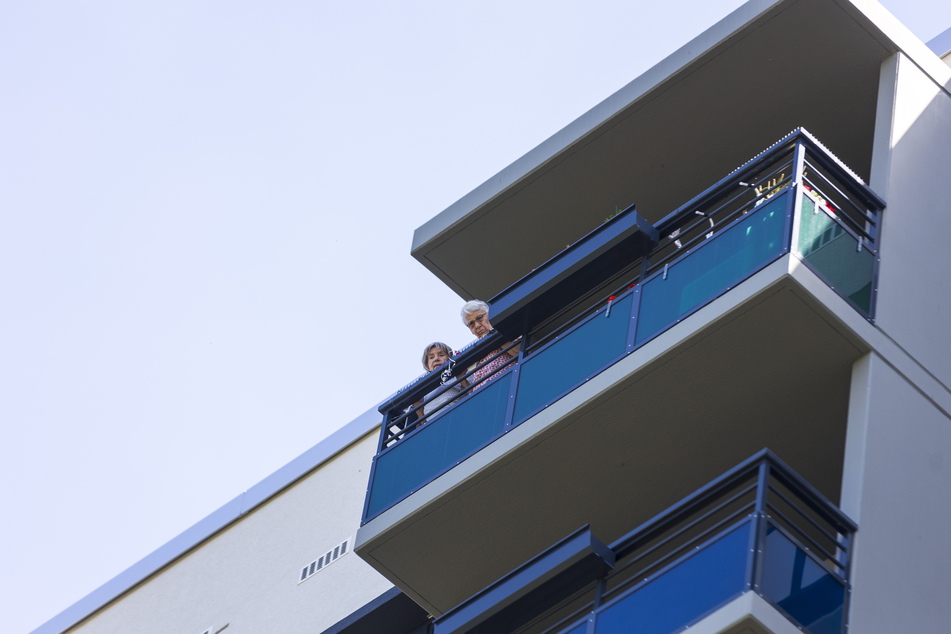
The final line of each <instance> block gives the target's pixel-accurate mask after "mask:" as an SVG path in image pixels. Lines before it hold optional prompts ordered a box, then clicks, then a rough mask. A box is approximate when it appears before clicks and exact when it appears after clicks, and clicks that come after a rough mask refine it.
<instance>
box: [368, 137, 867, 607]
mask: <svg viewBox="0 0 951 634" xmlns="http://www.w3.org/2000/svg"><path fill="white" fill-rule="evenodd" d="M843 170H844V167H841V166H837V165H836V164H835V161H834V159H831V158H830V157H829V156H827V155H826V154H825V153H824V150H823V149H822V148H821V146H818V144H817V143H815V142H814V140H811V138H810V137H808V135H807V134H806V133H804V131H800V132H797V133H795V134H793V135H791V136H790V137H788V138H787V139H784V140H783V141H782V142H780V143H779V144H777V145H776V146H773V148H772V149H771V150H770V151H768V152H766V153H764V154H763V155H761V156H760V157H758V158H757V159H756V160H755V161H752V162H751V163H750V164H748V165H747V166H744V168H741V169H740V170H738V171H737V172H735V173H734V174H731V175H730V176H729V177H727V178H725V179H724V180H723V181H721V182H720V183H718V184H717V185H715V186H714V187H712V188H711V189H710V190H708V192H706V193H705V194H702V195H701V196H700V197H698V198H697V199H694V200H692V201H690V202H689V203H687V205H685V206H684V207H682V208H681V209H679V210H677V211H676V212H674V213H673V214H671V215H670V216H669V217H668V218H667V219H665V220H664V221H662V222H661V223H658V226H657V230H658V231H657V235H660V236H665V237H664V238H662V239H661V240H660V241H659V242H658V243H657V244H655V245H653V246H651V247H650V249H649V253H648V256H647V257H646V258H644V259H642V260H640V261H638V262H637V263H636V265H635V267H634V268H635V269H636V274H635V277H634V278H633V282H631V283H629V284H627V283H626V284H622V285H621V286H620V288H619V289H618V290H616V291H612V293H611V295H610V296H609V297H610V298H611V299H608V297H605V298H604V299H605V300H607V301H598V302H595V303H594V305H593V306H591V307H590V308H589V309H588V310H586V311H582V312H581V313H579V314H577V315H572V316H571V320H570V325H569V327H567V328H565V329H563V330H557V331H555V332H554V333H553V334H548V333H544V336H542V337H540V339H542V342H541V343H540V344H538V345H537V346H536V345H534V344H533V343H532V342H531V341H526V342H525V344H524V345H523V346H522V348H523V350H522V352H521V353H520V360H519V363H518V364H517V365H515V366H514V367H513V368H511V369H508V370H506V371H505V373H504V374H502V375H500V376H499V377H498V378H496V379H495V380H494V381H493V382H492V383H491V384H488V385H487V386H486V387H484V388H483V389H482V390H480V391H479V392H478V393H476V394H474V395H472V396H469V397H467V399H465V400H462V401H461V402H459V404H458V405H456V406H455V407H454V408H453V409H450V410H448V411H447V412H445V413H444V414H443V416H442V417H440V418H435V419H434V420H432V421H431V422H429V423H428V424H426V425H425V426H421V427H418V428H416V429H410V428H408V427H407V428H405V429H396V430H395V431H394V430H393V429H390V430H389V431H387V430H386V429H384V436H383V438H384V440H385V439H387V438H388V439H389V440H387V441H385V442H384V441H383V440H381V451H380V454H379V455H378V456H377V458H376V460H375V465H374V470H373V473H372V475H371V482H370V488H369V491H368V499H367V507H366V509H367V510H366V513H365V523H364V525H363V526H362V527H361V529H360V530H359V532H358V535H357V546H356V550H357V552H358V554H359V555H360V556H361V557H362V558H363V559H365V560H366V561H367V562H369V563H370V564H371V565H372V566H373V567H374V568H376V569H377V570H378V571H379V572H381V573H382V574H383V575H384V576H386V577H387V578H388V579H390V580H391V581H392V582H393V583H394V584H395V585H397V586H398V587H400V588H401V589H402V590H403V591H404V592H405V593H406V594H407V595H409V596H410V597H411V598H413V599H414V600H415V601H417V602H418V603H419V604H420V605H421V606H423V607H424V608H426V609H427V610H428V611H430V613H431V614H434V615H440V614H442V613H444V612H446V611H448V610H450V609H452V608H453V607H454V606H456V605H457V604H459V603H460V602H461V601H463V600H464V599H466V598H467V597H469V596H472V595H473V594H475V593H476V592H478V591H479V590H480V589H482V588H485V587H487V586H489V585H490V584H491V583H493V582H494V581H496V580H497V579H499V578H500V577H501V576H502V575H503V574H504V573H505V572H506V571H509V570H512V569H514V568H515V567H516V566H518V565H519V564H520V563H521V562H524V561H526V560H527V559H529V558H530V557H531V556H533V555H534V554H535V553H538V552H540V551H541V550H542V549H543V548H544V547H545V546H546V545H548V544H552V543H555V542H556V541H558V539H560V538H561V537H562V536H564V535H566V534H569V533H570V532H571V531H573V530H574V529H575V528H577V527H578V526H580V525H584V524H588V525H590V527H591V530H592V532H593V533H595V534H597V535H598V536H599V537H601V538H602V539H605V540H608V541H611V540H615V539H618V538H619V537H621V536H622V535H624V534H625V533H626V531H627V530H629V528H630V527H631V526H636V525H639V524H641V523H643V522H645V521H647V520H648V519H649V518H651V517H653V516H655V515H657V514H658V513H660V512H661V511H663V510H664V509H666V508H668V507H669V506H671V504H673V503H674V502H676V501H677V500H679V499H681V498H683V497H684V496H686V495H688V494H689V493H691V492H692V491H694V490H696V489H698V488H699V487H701V486H702V485H703V484H704V483H706V482H708V481H710V480H712V479H713V478H714V477H716V476H717V475H718V474H721V473H723V472H724V471H726V470H727V469H729V468H730V467H731V466H732V465H735V464H737V463H738V462H740V461H741V460H743V459H744V458H745V457H747V456H749V455H751V454H753V453H755V452H757V451H759V450H761V449H763V448H768V449H770V450H771V451H773V452H774V453H776V454H777V455H778V456H779V457H780V458H781V459H783V460H785V461H786V462H787V463H788V464H789V465H790V466H791V467H792V468H793V469H795V470H796V471H797V472H799V473H800V474H801V475H802V476H803V477H804V478H805V479H806V480H808V481H809V482H810V483H811V484H812V485H813V486H815V487H816V488H817V489H818V490H819V491H820V492H821V493H822V494H823V495H825V496H826V497H827V498H829V499H830V500H832V501H833V503H836V502H837V501H838V496H839V488H840V481H841V472H842V460H843V451H844V441H845V428H846V418H847V411H848V397H849V390H850V380H851V367H852V364H853V363H854V362H855V361H856V360H857V359H858V358H859V357H861V356H862V355H863V354H864V353H865V352H866V351H867V350H868V346H867V345H865V343H864V342H863V337H862V334H861V333H862V329H863V328H870V327H871V326H870V325H869V323H870V320H871V319H872V317H873V315H874V276H875V268H876V262H877V252H874V251H872V250H871V249H872V248H873V247H874V243H875V240H874V238H875V235H874V226H871V225H874V222H872V223H871V224H870V223H868V222H864V221H863V222H858V223H856V222H855V221H854V219H853V220H851V221H850V220H849V219H848V217H849V213H848V209H847V207H848V204H851V203H850V202H849V200H846V199H844V198H841V196H840V194H841V193H842V192H843V191H845V190H846V189H848V187H853V188H856V190H861V189H862V187H864V186H862V185H861V184H860V183H853V182H851V181H850V178H851V179H852V180H855V179H854V177H850V176H849V175H848V173H847V170H846V171H843ZM846 185H848V187H846ZM743 192H746V193H743ZM865 194H867V195H868V196H871V197H872V198H873V199H874V195H873V194H870V193H869V192H865ZM845 198H849V197H848V196H846V197H845ZM852 198H854V196H853V197H852ZM853 202H854V201H853ZM873 202H874V201H873ZM867 203H868V200H867V199H866V200H865V202H861V201H860V205H859V206H861V207H863V209H867V207H868V204H867ZM875 204H876V205H878V206H877V208H875V209H873V211H874V212H875V213H877V211H878V210H880V209H881V204H880V201H878V202H877V203H875ZM872 206H873V207H874V206H875V205H872ZM697 212H700V213H697ZM862 218H864V216H863V217H862ZM874 219H875V218H874V217H872V218H871V220H874ZM612 222H613V221H612ZM870 226H871V228H870ZM856 227H858V228H856ZM829 245H832V246H831V247H829ZM546 266H547V265H546ZM540 268H541V269H543V270H544V268H545V267H544V266H543V267H540ZM563 279H564V278H563ZM610 283H611V284H614V283H616V280H614V281H611V282H610ZM672 289H674V290H675V291H676V292H675V294H676V300H673V299H671V297H672V295H671V293H672ZM536 290H537V289H536ZM545 290H548V289H546V288H543V289H541V291H545ZM502 299H503V300H504V299H505V294H504V293H503V295H502ZM490 303H492V304H493V306H494V305H495V303H494V302H490ZM501 303H503V304H504V303H505V302H504V301H502V302H501ZM507 305H508V306H511V307H514V308H513V311H514V312H515V313H518V312H519V310H518V308H519V305H518V302H509V304H507ZM511 312H512V311H510V313H511ZM549 312H550V311H545V313H544V314H543V315H541V316H540V317H539V319H542V320H544V319H549V317H550V316H549V315H548V313H549ZM496 314H498V315H499V316H500V317H501V318H502V321H500V322H499V323H504V322H505V321H506V320H505V318H506V315H505V314H503V313H502V312H500V313H495V312H493V319H495V315H496ZM520 314H521V315H523V316H524V312H522V313H520ZM520 320H521V321H520ZM515 321H516V322H519V323H520V324H521V326H522V327H524V326H525V323H524V319H522V318H521V317H520V318H519V319H516V320H515ZM531 321H532V322H533V323H531V324H529V325H530V326H532V327H535V326H536V325H537V323H538V320H537V319H533V320H531ZM497 326H498V324H497ZM542 330H544V329H542ZM506 334H508V333H506ZM605 350H606V351H607V352H605ZM592 369H593V371H592ZM430 380H432V378H430ZM533 386H534V387H533ZM492 390H495V391H496V392H497V393H498V394H497V395H495V396H492V392H491V391H492ZM503 397H504V398H503ZM477 399H482V401H489V400H493V402H494V405H492V406H491V407H487V408H486V410H485V412H489V411H494V412H496V413H495V414H488V413H486V414H485V415H479V416H474V417H470V422H472V421H476V422H477V423H478V424H480V425H487V426H488V427H489V428H487V429H483V430H482V432H476V431H474V428H473V427H472V426H470V425H468V423H467V424H464V425H460V426H459V427H458V428H457V430H456V432H457V433H459V434H462V435H463V436H465V435H466V434H470V433H484V434H487V435H486V436H485V438H486V439H488V440H487V441H485V440H480V439H475V441H474V442H475V443H476V444H475V445H474V446H473V447H472V449H473V450H474V453H471V452H470V453H465V452H464V453H463V454H460V455H458V456H449V458H448V459H447V457H446V456H447V453H446V451H447V443H452V442H455V441H456V440H457V438H456V437H453V436H452V430H451V425H452V422H451V421H452V416H457V417H461V416H462V414H460V412H464V411H465V410H464V408H466V407H469V408H470V409H472V410H475V409H476V408H475V406H474V405H473V404H474V403H477V402H479V401H477ZM526 403H527V404H526ZM492 421H496V422H492ZM492 425H495V426H497V429H496V428H491V427H492ZM384 427H386V425H384ZM388 434H389V435H388ZM414 438H415V439H416V440H413V439H414ZM427 439H428V440H427ZM400 446H402V447H403V449H399V447H400ZM414 447H415V449H414ZM449 449H451V448H449ZM388 456H389V457H388ZM446 460H448V462H446ZM440 461H443V462H440ZM414 471H415V472H416V474H415V475H414V474H413V472H414ZM374 496H376V497H374Z"/></svg>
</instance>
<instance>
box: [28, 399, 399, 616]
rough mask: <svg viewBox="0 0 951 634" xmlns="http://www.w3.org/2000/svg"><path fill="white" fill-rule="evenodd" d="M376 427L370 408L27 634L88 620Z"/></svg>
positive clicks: (377, 422) (377, 420) (376, 417)
mask: <svg viewBox="0 0 951 634" xmlns="http://www.w3.org/2000/svg"><path fill="white" fill-rule="evenodd" d="M379 426H380V414H379V412H377V411H376V408H375V407H373V408H370V409H369V410H367V411H366V412H364V413H363V414H361V415H360V416H358V417H357V418H355V419H353V420H352V421H350V422H349V423H347V424H346V425H344V426H343V427H341V428H340V429H338V430H337V431H335V432H333V433H332V434H330V435H329V436H327V437H326V438H325V439H323V440H322V441H320V442H319V443H317V444H316V445H314V446H313V447H311V448H310V449H308V450H307V451H305V452H304V453H302V454H301V455H299V456H298V457H297V458H294V459H293V460H291V461H290V462H289V463H287V464H286V465H284V466H283V467H281V468H280V469H278V470H277V471H275V472H274V473H272V474H271V475H269V476H267V477H266V478H264V479H263V480H261V481H260V482H258V483H257V484H255V485H254V486H252V487H251V488H250V489H248V490H247V491H245V492H243V493H241V494H240V495H238V496H237V497H235V498H233V499H232V500H231V501H229V502H227V503H225V504H224V505H222V506H221V507H220V508H218V509H217V510H215V511H213V512H212V513H211V514H209V515H208V516H206V517H205V518H204V519H202V520H200V521H198V522H197V523H195V524H194V525H192V526H191V527H190V528H187V529H185V530H184V531H183V532H182V533H180V534H179V535H177V536H176V537H173V538H172V539H171V540H169V541H168V542H167V543H165V544H164V545H162V546H160V547H159V548H157V549H156V550H154V551H153V552H151V553H150V554H148V555H146V556H145V557H143V558H142V559H140V560H139V561H138V562H136V563H134V564H132V565H131V566H129V567H128V568H126V569H125V570H124V571H122V572H120V573H119V574H118V575H116V576H115V577H113V578H112V579H110V580H109V581H107V582H106V583H104V584H102V585H101V586H99V587H98V588H96V589H95V590H93V591H92V592H90V593H89V594H87V595H86V596H85V597H83V598H82V599H80V600H79V601H77V602H76V603H74V604H73V605H71V606H69V607H68V608H66V609H65V610H63V611H62V612H60V613H59V614H57V615H56V616H54V617H53V618H51V619H50V620H48V621H46V622H45V623H43V624H42V625H40V626H39V627H37V628H36V629H34V630H33V631H32V633H31V634H59V633H60V632H64V631H66V630H67V629H69V628H71V627H73V626H74V625H76V624H78V623H79V622H81V621H83V620H85V619H86V618H88V617H90V616H92V615H93V614H94V613H95V612H98V611H99V610H100V609H102V608H104V607H106V606H107V605H108V604H110V603H112V602H113V601H114V600H116V599H118V598H119V597H120V596H122V595H123V594H125V593H126V592H128V591H130V590H132V589H133V588H135V587H136V586H137V585H139V584H140V583H142V582H143V581H145V580H146V579H148V578H149V577H151V576H152V575H154V574H155V573H157V572H159V571H160V570H162V569H163V568H165V567H166V566H168V565H169V564H171V563H173V562H174V561H175V560H177V559H178V558H180V557H182V556H184V555H185V554H187V553H188V552H189V551H191V550H192V549H194V548H196V547H197V546H199V545H201V544H202V543H203V542H205V541H206V540H208V539H209V538H211V537H213V536H214V535H216V534H217V533H219V532H220V531H222V530H224V529H225V528H227V527H228V526H230V525H231V524H233V523H234V522H236V521H237V520H239V519H240V518H241V517H242V516H244V515H245V514H247V513H250V512H251V511H253V510H254V509H256V508H257V507H258V506H260V505H262V504H263V503H265V502H267V501H268V500H269V499H271V498H272V497H274V496H275V495H277V494H278V493H280V492H281V491H283V490H284V489H286V488H287V487H289V486H291V485H292V484H294V483H295V482H297V481H298V480H300V479H301V478H303V477H304V476H306V475H307V474H309V473H310V472H311V471H313V470H314V469H316V468H318V467H319V466H321V465H322V464H324V463H325V462H327V461H328V460H330V459H331V458H333V457H334V456H336V455H337V454H339V453H341V452H342V451H344V450H345V449H347V447H349V446H350V445H352V444H354V443H355V442H357V441H358V440H359V439H361V438H363V437H364V436H366V435H367V434H368V433H371V432H372V431H374V430H375V429H377V428H378V427H379Z"/></svg>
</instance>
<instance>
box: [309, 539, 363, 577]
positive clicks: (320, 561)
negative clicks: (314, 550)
mask: <svg viewBox="0 0 951 634" xmlns="http://www.w3.org/2000/svg"><path fill="white" fill-rule="evenodd" d="M352 539H353V538H352V537H351V538H348V539H346V540H344V541H343V542H341V543H340V544H337V545H336V546H334V547H333V548H331V549H330V550H328V551H327V552H326V553H324V554H323V555H321V556H320V557H318V558H317V559H315V560H314V561H312V562H310V563H309V564H307V565H306V566H304V567H303V568H301V571H300V577H299V578H298V580H297V583H302V582H304V581H307V580H308V579H310V578H311V577H313V576H314V575H315V574H317V573H318V572H320V571H321V570H323V569H324V568H326V567H327V566H329V565H330V564H332V563H333V562H335V561H337V560H338V559H340V558H341V557H343V556H344V555H346V554H347V553H348V552H349V551H350V544H351V541H352Z"/></svg>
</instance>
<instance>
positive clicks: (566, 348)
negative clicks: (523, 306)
mask: <svg viewBox="0 0 951 634" xmlns="http://www.w3.org/2000/svg"><path fill="white" fill-rule="evenodd" d="M632 301H633V296H632V295H628V296H627V297H624V298H622V299H619V300H617V301H615V302H614V304H613V305H612V306H611V314H610V316H609V317H605V313H598V314H595V315H592V316H591V317H589V318H588V320H587V321H586V322H584V323H583V324H582V325H580V326H578V327H577V328H576V329H575V330H572V331H571V332H569V333H568V334H566V335H563V336H562V337H561V338H560V339H559V340H558V341H556V342H554V343H553V344H551V345H550V346H549V347H548V348H545V349H544V350H542V351H541V352H539V353H537V354H535V355H534V356H533V357H531V358H529V359H528V360H526V361H523V362H522V366H521V368H520V369H519V378H518V393H517V395H516V398H515V417H514V422H521V421H522V420H523V419H524V418H525V417H526V416H529V415H530V414H532V413H533V412H535V411H537V410H538V409H539V408H540V407H543V406H544V405H546V404H548V403H550V402H552V401H553V400H555V399H556V398H558V397H560V396H562V395H564V394H566V393H567V392H569V391H570V390H571V389H572V388H574V387H575V386H576V385H578V384H579V383H581V382H582V381H584V380H585V379H587V378H589V377H590V376H591V375H593V374H594V373H595V372H597V371H598V370H600V369H602V368H604V367H605V366H606V365H608V364H609V363H610V362H612V361H614V360H615V359H618V358H620V357H621V356H622V355H623V354H624V352H625V349H626V347H627V333H628V329H629V328H630V325H631V302H632Z"/></svg>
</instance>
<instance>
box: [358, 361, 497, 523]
mask: <svg viewBox="0 0 951 634" xmlns="http://www.w3.org/2000/svg"><path fill="white" fill-rule="evenodd" d="M511 384H512V373H511V372H506V373H505V374H503V375H502V376H500V377H499V378H497V379H495V380H493V381H492V382H491V383H489V384H487V385H486V386H485V387H484V388H482V389H481V390H478V391H477V392H476V393H475V394H474V395H473V396H472V397H471V398H469V399H468V400H466V401H463V402H461V403H459V404H458V405H456V406H455V407H453V408H452V409H449V410H448V411H446V413H445V414H443V415H441V416H438V417H437V418H436V419H435V420H433V421H431V422H429V423H427V424H426V425H423V426H422V427H421V428H419V429H418V430H417V431H416V432H414V433H413V434H412V435H410V436H407V437H406V438H405V439H403V440H402V441H401V442H400V443H399V444H397V445H395V446H394V447H392V448H391V449H390V450H389V451H386V452H384V453H382V454H380V455H379V457H378V458H377V460H376V469H375V470H374V472H373V482H372V483H371V486H370V496H369V501H368V503H367V517H366V519H367V520H369V519H371V518H373V517H376V515H378V514H379V513H381V512H382V511H384V510H386V509H387V508H389V507H390V506H392V505H393V504H395V503H396V502H398V501H400V500H401V499H403V498H404V497H406V496H407V495H409V494H410V493H412V492H413V491H415V490H416V489H418V488H420V487H421V486H423V485H424V484H426V483H427V482H429V481H431V480H432V479H434V478H435V477H436V476H438V475H439V474H441V473H443V472H444V471H446V470H447V469H449V468H450V467H452V466H453V465H455V464H457V463H458V462H461V461H462V460H464V459H465V458H467V457H468V456H470V455H471V454H472V453H473V452H475V451H476V450H478V449H479V448H480V447H482V446H484V445H485V444H487V443H489V442H490V441H492V440H493V439H495V438H497V437H498V436H500V435H501V434H502V429H503V427H504V423H505V409H506V405H507V402H508V397H509V389H510V387H511Z"/></svg>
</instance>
